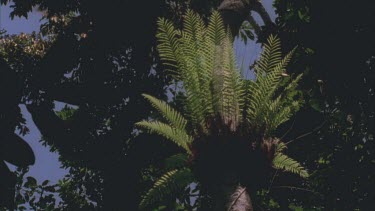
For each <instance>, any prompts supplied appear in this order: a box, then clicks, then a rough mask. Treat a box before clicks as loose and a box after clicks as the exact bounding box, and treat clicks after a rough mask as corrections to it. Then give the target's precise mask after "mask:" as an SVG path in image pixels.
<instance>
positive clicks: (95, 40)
mask: <svg viewBox="0 0 375 211" xmlns="http://www.w3.org/2000/svg"><path fill="white" fill-rule="evenodd" d="M1 3H2V4H8V5H12V10H13V11H12V13H11V16H12V18H14V17H28V14H29V12H31V11H33V10H34V11H35V9H37V10H39V11H40V12H41V13H42V14H43V24H42V25H41V30H40V34H37V33H34V34H30V35H26V34H20V35H16V36H10V35H7V34H4V33H3V32H1V34H2V35H1V36H2V37H1V44H0V57H1V58H0V97H1V100H2V103H1V105H0V162H1V164H0V176H1V180H0V207H4V206H5V207H8V208H9V207H13V206H17V209H20V210H22V209H23V208H22V207H26V208H29V207H31V208H32V209H36V210H43V209H44V210H46V209H47V208H48V209H55V210H77V209H86V210H95V209H106V210H116V209H118V208H119V207H121V209H124V210H137V209H138V205H139V203H140V201H141V197H140V196H141V194H143V193H146V192H145V191H146V190H148V188H149V187H151V186H152V183H153V182H154V181H155V178H159V177H162V175H163V173H165V171H168V172H169V174H167V175H171V176H172V175H175V176H179V177H180V178H182V180H185V179H186V181H191V178H190V177H186V175H187V173H188V172H189V171H190V169H189V168H187V169H185V170H184V171H181V172H180V174H178V172H176V171H174V170H173V169H175V168H180V167H181V165H180V163H181V162H180V161H181V160H182V161H186V159H187V157H186V155H183V154H182V155H181V154H177V155H175V154H176V153H179V152H182V151H181V149H179V148H178V147H175V146H174V145H173V144H170V143H168V142H163V141H162V140H161V139H162V138H160V137H159V136H153V135H152V136H150V135H147V134H145V133H139V131H138V130H135V129H134V127H133V126H134V124H135V123H136V122H138V121H141V120H142V119H143V118H145V117H147V116H149V118H151V119H155V120H156V119H160V118H162V117H161V116H160V114H158V113H152V107H153V106H150V105H149V104H147V103H145V100H144V98H143V97H142V95H141V94H142V93H148V94H150V95H152V96H155V97H157V98H159V99H163V100H167V96H166V93H171V94H169V95H173V96H174V98H173V99H168V100H169V101H170V103H168V104H169V105H171V106H173V107H174V108H176V109H177V110H178V111H179V112H181V113H182V114H185V110H184V105H186V104H185V103H184V102H186V99H185V97H183V93H182V92H181V90H179V89H178V88H179V85H181V84H179V83H176V81H178V80H180V79H177V78H174V76H168V75H165V74H164V72H163V71H161V69H164V67H165V66H163V65H161V63H160V61H159V60H160V59H159V54H158V53H157V51H156V39H155V33H156V28H157V18H158V17H165V18H166V19H169V20H173V25H174V26H176V28H181V26H182V23H183V19H184V18H183V14H185V12H186V11H187V9H189V8H190V9H192V10H193V11H195V12H197V13H199V14H200V16H201V17H203V22H204V23H205V24H207V23H208V20H209V18H208V17H209V15H210V14H211V13H212V11H213V10H215V9H218V10H219V11H220V13H221V15H222V17H223V19H224V23H225V24H228V26H229V28H230V31H231V32H232V33H233V34H234V35H237V33H238V30H240V31H239V35H240V37H241V38H243V39H246V40H247V41H248V40H249V39H251V40H255V41H257V42H259V43H262V45H264V43H266V40H267V38H268V37H269V35H270V34H274V35H277V36H278V37H280V38H281V41H282V46H281V51H282V54H286V52H289V51H291V50H292V49H294V47H295V46H298V48H296V49H295V51H294V58H295V59H293V61H292V62H291V64H290V68H289V69H288V74H289V75H286V76H283V83H288V81H290V80H289V79H290V78H298V80H300V82H299V84H300V88H301V90H300V91H296V92H295V93H293V95H294V96H295V97H296V98H297V99H298V100H301V99H304V102H305V103H304V104H303V106H302V107H301V108H300V109H299V111H298V112H297V113H296V114H295V116H294V117H293V118H292V119H291V120H289V121H286V122H284V124H282V125H280V127H279V128H278V129H276V130H275V131H274V132H273V133H272V137H280V138H281V140H284V141H286V143H287V146H288V154H289V155H290V156H291V157H293V158H295V159H296V160H299V161H301V163H303V164H304V166H306V168H307V169H309V173H310V177H309V179H308V180H307V181H304V182H301V179H300V178H298V177H296V176H293V175H289V174H287V175H281V174H280V171H276V172H275V174H274V175H275V176H273V175H272V177H271V178H267V179H266V181H267V182H271V184H272V187H273V188H269V187H266V188H264V189H260V190H259V191H258V192H257V193H253V194H252V197H253V198H252V199H253V201H255V202H257V203H255V206H256V207H255V209H260V210H275V209H280V210H288V209H293V210H300V209H313V210H319V209H320V210H335V209H336V210H369V208H372V207H374V206H375V205H374V200H373V199H374V197H375V196H374V194H375V191H374V188H375V187H374V184H375V181H374V180H375V177H374V174H373V172H374V170H375V169H374V163H375V157H374V149H375V146H374V131H375V128H374V127H375V120H374V118H375V117H374V115H375V110H374V108H375V95H374V85H375V77H374V75H375V74H374V64H375V62H374V55H375V47H374V46H375V43H374V42H375V39H374V37H375V22H374V14H375V13H374V12H373V11H375V8H374V6H372V5H374V4H372V2H371V0H364V1H361V2H360V3H359V2H358V3H356V2H352V1H339V0H332V1H324V0H314V1H313V0H275V1H274V7H275V9H276V13H277V16H278V17H277V19H276V21H275V23H274V22H273V21H272V20H271V19H270V17H269V15H268V14H267V12H266V10H265V9H264V7H263V6H262V3H261V2H260V1H257V0H249V1H243V0H223V1H221V0H213V1H210V0H188V1H183V0H167V1H162V0H153V1H147V2H145V1H132V2H131V3H130V2H127V1H108V2H107V1H106V2H105V3H104V2H103V1H99V0H82V1H50V0H13V1H10V0H1ZM149 8H150V9H149ZM254 12H255V13H257V14H259V16H260V18H261V21H256V20H257V18H256V16H255V15H254ZM261 22H263V23H264V25H263V23H261ZM189 47H193V46H189ZM259 65H262V64H261V62H257V63H255V64H254V65H251V66H250V70H251V71H254V72H256V69H254V67H257V66H258V67H259ZM169 69H171V70H175V68H174V67H169ZM301 73H303V77H302V78H299V77H298V76H299V75H300V74H301ZM284 79H285V80H284ZM170 84H173V86H171V85H170ZM283 85H286V84H283ZM175 87H177V89H175ZM202 94H204V95H206V94H209V93H202ZM278 94H279V93H278ZM228 95H229V94H228ZM260 96H261V97H265V96H263V95H260ZM302 96H303V98H301V97H302ZM296 98H295V99H296ZM295 99H294V100H295ZM206 100H209V98H207V99H206ZM269 100H273V99H269ZM157 102H158V101H157ZM262 102H263V101H262ZM267 102H270V101H267ZM61 104H67V105H66V106H65V108H64V109H62V110H61V111H56V109H55V105H61ZM18 105H26V107H27V111H28V112H30V113H31V115H32V117H33V120H34V122H35V124H36V125H37V127H38V129H39V130H40V132H41V133H42V136H43V137H42V140H41V142H42V143H43V144H44V145H48V146H49V147H50V148H51V150H52V151H56V152H58V153H59V155H60V160H61V162H62V164H63V167H64V168H69V174H68V175H67V176H66V177H65V178H64V179H62V181H60V182H59V183H58V184H49V183H48V182H45V183H44V182H40V184H38V183H37V182H36V181H35V180H34V179H33V178H30V177H25V176H24V173H25V171H26V170H25V169H24V168H20V169H18V171H16V172H15V173H12V172H11V171H9V170H8V167H7V165H6V164H5V163H4V162H3V160H5V161H7V162H10V163H13V164H16V165H17V166H20V167H26V166H28V165H29V164H32V163H33V160H34V158H33V155H32V153H31V151H30V149H29V147H28V146H27V145H26V143H25V142H24V141H23V140H22V139H21V136H22V135H25V134H26V133H28V128H27V127H26V125H25V120H24V119H23V117H22V114H21V112H20V109H19V107H18ZM153 105H154V104H153ZM202 105H203V104H202ZM202 105H200V104H197V106H200V107H202ZM204 105H206V104H204ZM154 106H155V105H154ZM206 108H207V109H208V108H209V107H203V109H206ZM292 110H293V109H292ZM145 111H146V112H145ZM202 111H203V110H202ZM202 111H199V110H197V114H198V115H197V117H199V115H200V114H199V112H202ZM266 111H267V110H264V111H263V110H262V111H261V112H255V113H254V114H253V118H256V119H257V120H259V121H264V122H267V123H269V120H266V119H265V118H264V117H267V115H265V114H267V112H266ZM149 112H150V113H149ZM268 114H269V112H268ZM205 115H206V114H205ZM280 115H281V113H280ZM194 116H195V115H194ZM203 116H204V115H203ZM168 118H171V117H168ZM184 118H186V120H187V121H188V122H189V124H190V122H194V121H196V122H199V121H200V120H199V119H190V117H189V116H184ZM199 118H200V117H199ZM189 124H187V125H189ZM256 125H257V124H256ZM262 129H264V128H256V130H262ZM188 130H189V132H191V131H190V130H191V127H190V126H189V127H188ZM285 131H287V132H285ZM199 132H201V131H199ZM16 133H18V135H16ZM189 135H191V134H190V133H189ZM193 135H195V134H193ZM150 140H152V141H150ZM189 149H190V148H189ZM22 151H23V153H21V152H22ZM192 153H195V152H194V151H192ZM15 155H17V156H15ZM172 155H175V156H173V157H172V158H171V159H167V161H166V164H165V165H164V162H160V160H164V159H166V158H168V157H170V156H172ZM217 162H218V163H225V162H224V161H217ZM182 163H186V162H182ZM208 173H209V172H208ZM14 184H16V185H14ZM179 185H180V186H184V183H181V184H179ZM184 187H185V186H184ZM200 190H202V187H200V185H199V183H198V185H197V186H186V187H185V190H184V191H182V192H179V193H177V194H176V197H177V198H178V199H179V200H178V201H177V203H176V201H175V198H173V199H163V200H162V201H161V202H160V203H159V204H158V205H160V206H159V207H158V208H156V209H157V210H163V209H164V210H184V209H185V210H186V209H187V210H191V209H193V208H194V207H193V204H194V201H195V198H194V197H191V196H196V195H200V196H203V197H198V198H199V200H197V201H196V204H197V205H199V206H201V205H202V206H204V204H200V203H202V202H203V201H205V200H206V201H207V199H206V198H204V197H205V196H204V195H205V193H204V192H202V191H200ZM251 191H253V190H251ZM42 192H43V194H41V193H42ZM14 193H16V197H13V196H14V195H15V194H14ZM12 197H13V198H14V200H12ZM34 198H35V199H34ZM56 199H59V200H56ZM60 199H61V201H60ZM5 209H6V208H5Z"/></svg>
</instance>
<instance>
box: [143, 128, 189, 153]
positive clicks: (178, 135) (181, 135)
mask: <svg viewBox="0 0 375 211" xmlns="http://www.w3.org/2000/svg"><path fill="white" fill-rule="evenodd" d="M136 125H137V126H139V127H142V128H145V129H147V130H149V131H150V132H151V133H157V134H159V135H161V136H164V137H165V138H166V139H168V140H170V141H172V142H174V143H175V144H177V145H178V146H180V147H182V148H183V149H185V150H186V152H187V153H189V154H191V151H190V148H189V145H190V144H191V142H192V141H193V139H192V137H191V136H189V135H188V134H187V133H186V132H185V131H184V130H181V129H177V128H173V127H171V126H170V125H168V124H165V123H162V122H159V121H153V122H148V121H141V122H137V123H136Z"/></svg>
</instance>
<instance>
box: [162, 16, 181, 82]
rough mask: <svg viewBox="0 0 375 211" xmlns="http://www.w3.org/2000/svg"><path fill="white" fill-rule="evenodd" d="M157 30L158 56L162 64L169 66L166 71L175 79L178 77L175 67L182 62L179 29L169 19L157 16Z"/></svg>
mask: <svg viewBox="0 0 375 211" xmlns="http://www.w3.org/2000/svg"><path fill="white" fill-rule="evenodd" d="M157 25H158V32H157V33H156V37H157V39H158V41H159V43H158V45H157V49H158V52H159V54H160V57H162V58H163V62H164V65H166V66H169V68H171V69H168V71H169V72H170V73H172V76H174V77H175V78H176V79H179V78H180V73H179V72H178V71H175V69H180V68H183V66H184V64H183V62H182V61H181V59H180V57H181V56H180V55H181V47H180V45H181V44H180V42H179V39H177V38H178V36H180V34H179V33H178V32H179V31H178V30H176V28H175V27H174V26H173V23H172V22H171V21H168V20H166V19H164V18H159V20H158V21H157Z"/></svg>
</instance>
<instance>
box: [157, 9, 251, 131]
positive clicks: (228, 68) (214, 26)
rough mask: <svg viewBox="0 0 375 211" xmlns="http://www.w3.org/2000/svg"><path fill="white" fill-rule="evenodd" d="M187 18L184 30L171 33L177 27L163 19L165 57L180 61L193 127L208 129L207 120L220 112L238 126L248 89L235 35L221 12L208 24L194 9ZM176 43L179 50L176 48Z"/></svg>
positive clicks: (161, 40)
mask: <svg viewBox="0 0 375 211" xmlns="http://www.w3.org/2000/svg"><path fill="white" fill-rule="evenodd" d="M184 18H185V19H184V23H183V29H182V31H181V32H180V33H178V32H171V31H172V30H175V29H174V28H173V26H172V25H171V24H167V23H165V22H162V21H161V22H160V24H159V27H161V26H162V27H163V28H162V29H160V30H159V31H160V32H162V33H159V36H158V38H159V39H158V41H159V43H160V44H159V51H160V50H162V52H161V54H160V56H161V59H162V61H163V62H167V64H169V63H170V61H175V62H176V64H177V65H175V67H176V68H177V70H178V72H179V73H178V75H179V77H180V78H179V79H180V81H181V82H182V84H183V88H184V90H185V94H186V107H187V116H189V117H190V119H191V120H192V125H193V127H195V128H197V127H200V129H202V131H207V129H206V128H205V127H206V124H205V121H206V120H207V119H208V118H209V117H212V116H216V115H217V114H220V115H221V116H222V118H223V119H224V121H225V122H226V123H228V124H229V123H231V124H232V125H231V128H233V129H234V128H235V127H236V126H237V125H238V123H239V121H241V120H242V118H240V115H241V109H242V107H243V102H244V101H243V95H244V88H243V85H242V83H243V82H242V81H243V80H242V79H241V77H240V74H239V71H238V68H237V66H236V61H235V56H234V51H233V44H232V38H231V36H230V34H229V33H227V32H226V31H225V29H224V24H223V21H222V19H221V16H220V14H219V13H218V12H214V13H213V14H212V16H211V18H210V21H209V24H208V26H206V25H205V24H204V22H203V20H202V19H201V18H200V17H199V15H197V14H196V13H194V12H192V11H191V10H189V11H188V12H187V14H186V15H185V16H184ZM175 31H176V30H175ZM178 34H179V35H178ZM174 46H177V47H178V48H179V50H174ZM171 54H173V55H171Z"/></svg>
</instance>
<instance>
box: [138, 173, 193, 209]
mask: <svg viewBox="0 0 375 211" xmlns="http://www.w3.org/2000/svg"><path fill="white" fill-rule="evenodd" d="M193 178H194V177H193V174H192V172H191V170H190V169H188V168H183V169H180V170H177V169H175V170H171V171H169V172H167V173H165V174H164V175H163V176H161V177H160V178H159V179H158V180H157V181H156V182H155V183H154V186H153V187H152V188H151V189H150V190H149V191H148V192H147V193H146V195H145V196H144V198H143V199H142V201H141V203H140V208H141V209H145V208H147V207H148V206H150V205H153V204H154V203H156V202H159V201H161V200H162V199H163V198H165V196H168V195H171V194H174V193H177V192H178V191H181V189H183V188H185V187H186V186H188V185H189V184H191V183H192V182H194V179H193Z"/></svg>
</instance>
